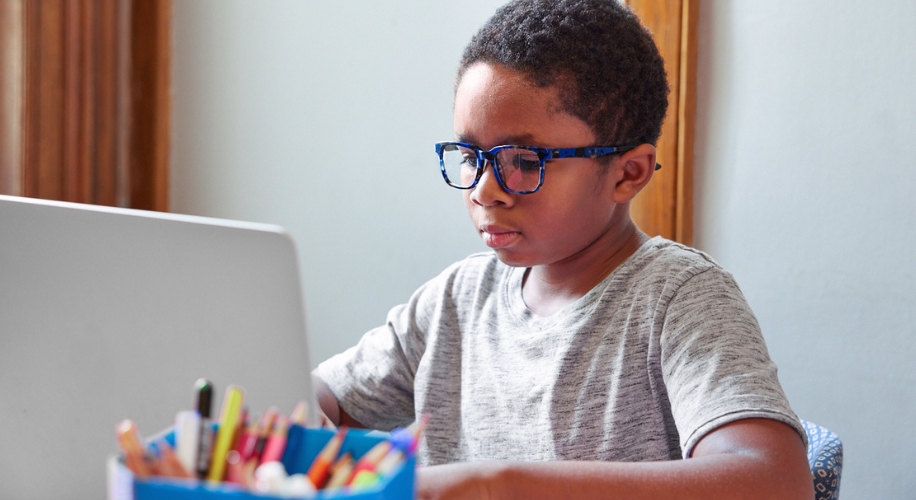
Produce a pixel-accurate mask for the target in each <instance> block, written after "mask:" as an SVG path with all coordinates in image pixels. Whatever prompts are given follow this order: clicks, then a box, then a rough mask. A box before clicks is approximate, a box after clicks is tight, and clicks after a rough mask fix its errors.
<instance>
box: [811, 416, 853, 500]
mask: <svg viewBox="0 0 916 500" xmlns="http://www.w3.org/2000/svg"><path fill="white" fill-rule="evenodd" d="M802 425H803V426H804V427H805V432H806V433H807V434H808V465H809V466H811V475H812V476H813V477H814V499H815V500H837V499H838V498H840V474H841V473H842V472H843V442H842V441H840V437H839V436H837V435H836V434H834V433H833V432H831V431H829V430H827V429H825V428H823V427H821V426H819V425H817V424H815V423H812V422H808V421H805V420H802Z"/></svg>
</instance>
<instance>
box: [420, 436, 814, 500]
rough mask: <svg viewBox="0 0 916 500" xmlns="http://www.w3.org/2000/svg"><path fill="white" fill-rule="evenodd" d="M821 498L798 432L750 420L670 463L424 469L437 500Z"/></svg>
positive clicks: (426, 491) (426, 495)
mask: <svg viewBox="0 0 916 500" xmlns="http://www.w3.org/2000/svg"><path fill="white" fill-rule="evenodd" d="M813 496H814V487H813V482H812V480H811V472H810V469H809V468H808V461H807V458H806V453H805V447H804V443H803V442H802V440H801V439H800V438H799V436H798V432H796V431H795V429H793V428H792V427H790V426H788V425H786V424H784V423H782V422H778V421H776V420H768V419H745V420H739V421H736V422H732V423H730V424H726V425H724V426H722V427H720V428H718V429H716V430H714V431H712V432H710V433H709V434H707V435H706V436H705V437H704V438H703V439H702V440H701V441H700V442H699V443H698V444H697V445H696V447H695V448H694V451H693V457H692V458H689V459H686V460H673V461H665V462H642V463H620V462H574V461H569V462H477V463H462V464H450V465H441V466H435V467H427V468H421V469H418V471H417V498H418V499H419V500H429V499H465V498H467V499H475V500H480V499H487V500H496V499H516V498H518V499H526V500H528V499H531V500H536V499H545V500H546V499H557V500H570V499H576V500H579V499H583V500H584V499H591V498H602V499H613V498H626V499H643V498H645V499H658V498H669V497H671V498H674V497H676V498H682V499H702V500H709V499H717V498H722V499H726V498H727V499H757V498H759V499H764V498H766V499H771V498H779V499H786V500H791V499H798V500H810V499H811V498H812V497H813Z"/></svg>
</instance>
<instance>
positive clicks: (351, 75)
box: [172, 0, 499, 362]
mask: <svg viewBox="0 0 916 500" xmlns="http://www.w3.org/2000/svg"><path fill="white" fill-rule="evenodd" d="M497 5H499V2H498V1H496V0H489V1H485V0H477V1H463V2H438V1H437V2H426V1H423V2H421V1H418V0H401V1H390V2H387V1H386V2H371V1H368V0H366V1H352V0H351V1H336V0H335V1H333V2H327V1H298V0H295V1H284V2H280V1H274V2H255V1H248V0H244V1H224V0H216V1H201V0H194V1H185V0H179V1H176V2H175V3H174V9H175V10H174V27H175V30H174V37H175V38H174V69H173V71H174V77H173V85H174V90H173V98H174V118H173V120H174V125H173V133H174V135H173V156H172V158H173V159H172V210H173V211H175V212H180V213H190V214H196V215H207V216H214V217H226V218H233V219H242V220H250V221H256V222H270V223H275V224H280V225H282V226H284V227H285V228H287V230H289V232H290V233H291V234H292V235H293V237H294V239H295V240H296V242H297V244H298V246H299V249H300V256H301V265H302V274H303V280H304V286H305V299H306V304H307V315H308V319H309V325H310V327H311V332H312V346H313V355H314V358H315V361H316V362H317V361H320V360H323V359H325V358H327V357H329V356H331V355H332V354H334V353H336V352H339V351H342V350H344V349H345V348H347V347H349V346H351V345H353V344H355V343H356V340H357V339H358V338H359V336H360V335H361V334H362V333H363V332H365V331H366V330H368V329H369V328H371V327H374V326H377V325H379V324H382V323H384V321H385V315H386V314H387V312H388V310H389V309H390V308H391V306H393V305H395V304H398V303H401V302H404V301H406V300H407V299H408V298H409V296H410V294H411V293H412V292H413V291H414V290H415V289H416V288H417V287H418V286H420V285H421V284H422V283H423V282H425V281H426V280H428V279H430V278H432V277H433V276H435V275H436V274H437V273H438V272H440V271H441V270H442V269H444V268H445V266H447V265H448V264H450V263H452V262H454V261H456V260H458V259H460V258H462V257H464V256H466V255H467V254H468V253H470V252H473V251H479V250H484V249H485V247H484V246H483V244H482V243H480V242H479V241H478V239H477V237H476V235H475V233H474V230H473V226H472V225H471V223H470V222H469V220H468V217H467V215H466V214H465V211H464V205H463V203H462V201H461V196H460V192H459V191H457V190H455V189H452V188H449V187H448V186H446V184H445V183H444V182H443V180H442V176H441V174H440V173H439V167H438V160H437V159H436V154H435V150H434V148H433V144H434V143H435V142H437V141H441V140H449V139H451V138H452V118H451V106H452V104H451V100H452V89H453V79H454V71H455V68H456V66H457V64H458V59H459V58H460V55H461V51H462V49H463V48H464V45H465V44H466V43H467V40H468V39H469V38H470V36H471V35H472V34H473V33H474V31H475V30H476V29H477V28H478V27H479V26H480V24H481V23H482V22H483V21H484V20H485V19H486V17H487V16H488V15H489V14H490V13H492V11H493V10H494V9H495V8H496V6H497Z"/></svg>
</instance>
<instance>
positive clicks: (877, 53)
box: [695, 0, 916, 498]
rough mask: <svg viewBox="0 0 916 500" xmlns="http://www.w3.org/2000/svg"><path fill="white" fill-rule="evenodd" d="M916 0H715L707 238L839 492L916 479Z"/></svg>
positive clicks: (708, 94)
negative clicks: (828, 449)
mask: <svg viewBox="0 0 916 500" xmlns="http://www.w3.org/2000/svg"><path fill="white" fill-rule="evenodd" d="M914 26H916V2H910V1H908V2H898V1H893V0H884V1H879V2H870V3H862V2H852V1H845V2H836V1H825V0H818V1H812V0H806V1H804V2H799V1H797V0H780V1H770V2H737V1H736V2H726V1H722V2H715V1H712V2H705V3H704V4H703V8H702V12H701V21H700V31H699V33H700V44H699V51H700V54H701V57H700V64H699V66H700V67H699V70H698V74H699V79H698V82H697V86H698V88H699V92H698V106H697V107H698V137H697V143H696V148H697V149H696V164H697V177H696V179H695V180H696V190H695V197H696V198H695V199H696V201H697V211H696V220H695V222H696V228H697V235H696V244H697V246H699V247H700V248H702V249H703V250H706V251H708V252H710V253H711V254H712V255H713V256H715V258H716V259H718V260H719V261H720V262H721V263H722V264H723V265H725V267H727V268H728V269H730V270H731V271H732V272H733V273H734V274H735V276H736V277H737V279H738V282H739V283H740V284H741V287H742V289H743V290H744V292H745V294H746V295H747V297H748V300H749V301H750V303H751V305H752V306H753V308H754V310H755V312H756V313H757V315H758V318H759V320H760V323H761V325H762V326H763V329H764V334H765V335H766V338H767V341H768V344H769V347H770V351H771V354H772V356H773V357H774V358H775V359H776V362H777V363H778V364H779V367H780V378H781V380H782V382H783V385H784V386H785V389H786V392H787V393H788V395H789V397H790V400H791V401H792V404H793V406H794V408H795V409H796V411H797V412H798V413H799V415H800V416H802V417H803V418H806V419H809V420H812V421H814V422H817V423H820V424H821V425H824V426H826V427H828V428H830V429H832V430H834V431H835V432H837V433H838V434H839V435H840V437H841V438H842V439H843V441H844V445H845V452H846V462H845V469H844V476H843V481H842V486H843V491H842V493H843V494H842V497H843V498H914V495H916V493H914V491H916V474H913V471H914V463H916V426H914V425H913V421H914V417H916V369H914V368H913V365H912V364H911V363H913V362H914V358H916V339H914V334H916V326H914V325H916V324H914V321H916V315H914V311H916V285H914V280H916V260H914V254H916V235H914V229H916V201H914V198H913V192H914V189H916V160H914V159H916V92H914V89H916V28H914Z"/></svg>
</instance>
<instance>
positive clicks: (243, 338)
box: [0, 196, 316, 499]
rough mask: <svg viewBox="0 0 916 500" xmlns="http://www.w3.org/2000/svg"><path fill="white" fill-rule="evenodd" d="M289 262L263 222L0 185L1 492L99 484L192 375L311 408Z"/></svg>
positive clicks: (249, 395) (183, 393)
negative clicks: (35, 195) (120, 434)
mask: <svg viewBox="0 0 916 500" xmlns="http://www.w3.org/2000/svg"><path fill="white" fill-rule="evenodd" d="M299 276H300V274H299V268H298V263H297V253H296V250H295V247H294V244H293V241H292V239H291V238H290V237H289V235H288V234H286V233H285V232H284V231H283V230H282V229H281V228H279V227H276V226H270V225H264V224H253V223H243V222H237V221H229V220H218V219H211V218H204V217H191V216H182V215H175V214H164V213H156V212H147V211H140V210H128V209H117V208H108V207H99V206H91V205H82V204H75V203H63V202H50V201H42V200H34V199H27V198H18V197H9V196H0V423H2V425H0V443H2V446H0V498H10V499H18V498H74V497H78V498H103V497H104V496H105V488H106V477H105V471H106V469H105V459H106V457H107V456H108V455H110V454H111V453H113V452H115V451H116V450H117V444H116V441H115V437H114V429H115V426H116V425H117V423H118V422H120V421H121V420H122V419H125V418H130V419H132V420H134V421H135V422H136V423H137V425H138V427H139V429H140V431H141V433H142V434H143V435H144V436H150V435H152V434H155V433H157V432H158V431H160V430H162V429H164V428H166V427H168V426H170V425H171V424H172V422H173V420H174V417H175V414H176V412H178V411H179V410H184V409H192V408H193V405H194V391H193V389H194V383H195V381H196V380H197V379H198V378H201V377H203V378H207V379H209V380H210V381H211V382H213V385H214V387H215V390H214V400H215V401H214V408H213V413H214V414H215V415H218V413H219V405H220V404H221V402H222V396H223V391H224V390H225V388H226V386H227V385H229V384H235V385H239V386H241V387H242V388H244V389H245V402H246V406H248V408H249V409H250V412H251V414H252V415H258V414H260V413H262V412H263V411H264V410H266V409H267V408H268V407H269V406H277V407H278V408H279V409H280V410H281V411H282V412H284V413H289V412H290V411H291V410H292V409H293V406H294V405H295V404H296V402H298V401H299V400H300V399H304V400H307V401H308V402H309V403H310V407H311V411H310V413H311V416H312V417H313V418H312V420H311V421H314V408H315V407H316V405H315V404H314V397H313V392H312V386H311V380H310V375H309V372H310V353H309V345H308V339H307V336H306V327H305V315H304V308H303V298H302V288H301V284H300V278H299Z"/></svg>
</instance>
